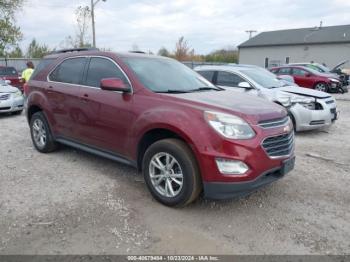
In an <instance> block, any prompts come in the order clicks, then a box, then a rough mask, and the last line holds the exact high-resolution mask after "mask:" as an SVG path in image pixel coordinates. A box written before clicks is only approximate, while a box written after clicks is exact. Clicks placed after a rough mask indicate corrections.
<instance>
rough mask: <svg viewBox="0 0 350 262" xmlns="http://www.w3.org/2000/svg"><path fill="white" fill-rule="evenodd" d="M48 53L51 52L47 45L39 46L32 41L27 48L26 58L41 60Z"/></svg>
mask: <svg viewBox="0 0 350 262" xmlns="http://www.w3.org/2000/svg"><path fill="white" fill-rule="evenodd" d="M50 51H51V50H50V49H49V47H48V46H47V45H41V44H39V43H38V42H37V41H36V40H35V39H33V40H32V42H30V44H29V46H28V49H27V54H26V56H27V57H30V58H42V57H43V56H44V55H46V54H47V53H49V52H50Z"/></svg>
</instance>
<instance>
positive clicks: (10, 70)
mask: <svg viewBox="0 0 350 262" xmlns="http://www.w3.org/2000/svg"><path fill="white" fill-rule="evenodd" d="M17 75H18V73H17V70H16V69H15V68H14V67H0V76H17Z"/></svg>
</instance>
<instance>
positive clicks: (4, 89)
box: [0, 85, 18, 93]
mask: <svg viewBox="0 0 350 262" xmlns="http://www.w3.org/2000/svg"><path fill="white" fill-rule="evenodd" d="M17 91H18V88H16V87H13V86H9V85H0V93H16V92H17Z"/></svg>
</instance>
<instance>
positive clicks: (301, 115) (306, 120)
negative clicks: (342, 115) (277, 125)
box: [289, 98, 338, 131]
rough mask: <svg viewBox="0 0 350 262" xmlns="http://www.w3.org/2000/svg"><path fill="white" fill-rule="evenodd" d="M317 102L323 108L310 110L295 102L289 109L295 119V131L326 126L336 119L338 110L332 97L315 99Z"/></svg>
mask: <svg viewBox="0 0 350 262" xmlns="http://www.w3.org/2000/svg"><path fill="white" fill-rule="evenodd" d="M332 101H333V102H332ZM317 103H319V104H321V106H322V108H323V109H321V110H310V109H307V108H305V107H303V106H302V105H300V104H295V105H293V106H292V107H291V108H290V109H289V111H290V113H291V114H292V116H293V118H294V120H295V125H296V131H306V130H313V129H318V128H322V127H328V126H330V125H332V124H333V123H334V121H335V120H337V117H338V112H337V107H336V103H335V100H334V98H328V99H317Z"/></svg>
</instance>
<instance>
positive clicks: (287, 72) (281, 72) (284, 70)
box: [278, 67, 290, 75]
mask: <svg viewBox="0 0 350 262" xmlns="http://www.w3.org/2000/svg"><path fill="white" fill-rule="evenodd" d="M278 74H279V75H290V68H288V67H284V68H280V70H279V71H278Z"/></svg>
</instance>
